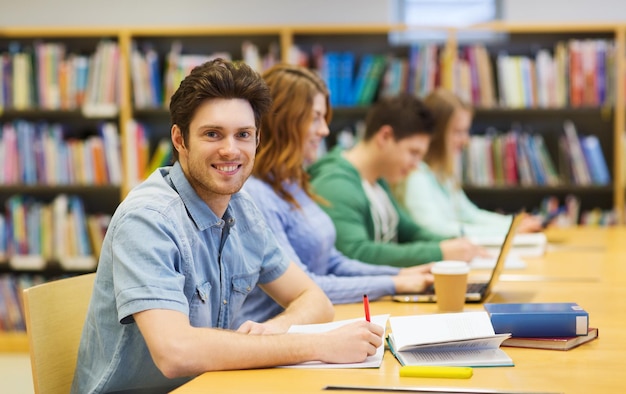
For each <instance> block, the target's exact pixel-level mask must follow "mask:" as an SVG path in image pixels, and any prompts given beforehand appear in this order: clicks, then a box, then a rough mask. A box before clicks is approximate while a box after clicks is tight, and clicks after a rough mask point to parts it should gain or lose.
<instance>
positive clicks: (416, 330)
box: [389, 311, 495, 351]
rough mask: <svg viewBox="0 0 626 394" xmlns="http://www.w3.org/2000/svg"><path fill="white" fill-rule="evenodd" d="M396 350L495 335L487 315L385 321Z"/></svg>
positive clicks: (472, 314) (424, 316)
mask: <svg viewBox="0 0 626 394" xmlns="http://www.w3.org/2000/svg"><path fill="white" fill-rule="evenodd" d="M389 323H390V325H391V331H392V334H393V340H394V344H395V346H396V349H397V350H399V351H402V350H404V349H407V348H410V347H412V346H416V345H424V344H435V343H443V342H450V341H459V340H465V339H474V338H484V337H492V336H494V335H495V332H494V330H493V326H492V325H491V320H490V319H489V315H488V314H487V312H483V311H481V312H463V313H441V314H432V315H413V316H399V317H391V318H389Z"/></svg>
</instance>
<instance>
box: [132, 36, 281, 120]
mask: <svg viewBox="0 0 626 394" xmlns="http://www.w3.org/2000/svg"><path fill="white" fill-rule="evenodd" d="M278 48H279V46H278V43H274V44H272V45H270V47H269V48H268V51H267V53H265V54H261V52H260V49H259V47H258V46H257V45H256V44H254V43H252V42H250V41H247V40H246V41H243V42H242V44H241V53H242V59H232V57H233V56H232V55H231V53H229V52H213V53H209V54H184V53H183V44H182V43H181V42H180V41H175V42H174V43H173V44H172V47H171V49H170V51H169V52H168V53H167V55H166V56H165V62H164V63H165V66H164V68H163V69H162V68H161V65H162V64H163V62H162V59H159V54H158V53H157V51H156V50H155V49H154V48H153V47H152V46H151V45H150V44H143V45H141V46H140V45H138V44H137V43H133V47H132V52H131V78H132V88H133V103H134V105H135V107H136V108H140V109H144V108H160V107H163V106H165V107H167V106H169V100H170V97H171V96H172V94H174V91H175V90H176V89H177V88H178V86H179V85H180V82H181V81H182V80H183V79H184V78H185V77H186V76H187V75H188V74H189V73H190V72H191V70H192V69H193V68H194V67H196V66H198V65H200V64H202V63H204V62H207V61H209V60H212V59H215V58H218V57H219V58H223V59H227V60H242V61H244V62H245V63H246V64H248V65H249V66H250V67H252V68H253V69H254V70H256V71H258V72H262V71H263V70H265V69H267V68H269V67H271V66H273V65H274V64H276V63H278V62H279V61H280V60H279V59H280V54H279V49H278Z"/></svg>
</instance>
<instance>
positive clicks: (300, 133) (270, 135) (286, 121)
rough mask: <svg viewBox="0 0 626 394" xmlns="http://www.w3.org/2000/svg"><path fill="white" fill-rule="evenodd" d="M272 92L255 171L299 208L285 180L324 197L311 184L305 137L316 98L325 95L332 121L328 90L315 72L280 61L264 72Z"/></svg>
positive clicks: (327, 120) (280, 194) (328, 118)
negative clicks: (306, 159) (306, 168)
mask: <svg viewBox="0 0 626 394" xmlns="http://www.w3.org/2000/svg"><path fill="white" fill-rule="evenodd" d="M263 79H264V80H265V82H266V83H267V85H268V87H269V89H270V94H271V96H272V107H271V109H270V111H269V112H268V113H267V115H265V116H264V117H263V118H262V119H261V130H262V134H261V141H260V144H259V149H258V153H257V155H256V160H255V164H254V169H253V171H252V174H253V175H254V176H255V177H257V178H259V179H261V180H263V181H264V182H266V183H268V184H269V185H271V186H272V189H273V190H274V191H275V192H276V193H277V194H278V195H279V196H280V197H281V198H283V199H285V200H286V201H287V202H289V203H291V204H293V205H295V206H296V207H298V208H299V204H298V203H297V201H296V200H295V198H294V197H293V196H292V195H291V193H289V192H288V191H287V190H286V189H285V188H284V187H283V182H284V181H290V182H292V183H295V184H297V185H298V186H300V187H301V188H302V189H303V190H304V192H305V193H306V194H307V195H308V196H309V197H311V198H313V199H314V200H316V201H317V200H319V201H323V200H322V199H320V198H319V197H317V196H316V195H315V194H314V193H313V192H312V191H311V190H310V187H309V176H308V174H307V173H306V171H305V169H304V149H305V148H304V138H305V136H306V135H307V134H308V131H309V130H308V129H309V127H310V125H311V122H312V120H313V99H314V97H315V95H316V94H318V93H321V94H323V95H324V98H325V99H326V108H327V112H326V122H327V123H329V122H330V118H331V109H330V100H329V92H328V89H327V88H326V85H325V84H324V81H323V80H322V79H321V78H320V77H319V76H318V75H317V74H315V73H314V72H312V71H310V70H308V69H307V68H304V67H300V66H293V65H287V64H279V65H276V66H274V67H272V68H270V69H268V70H267V71H266V72H265V73H264V74H263Z"/></svg>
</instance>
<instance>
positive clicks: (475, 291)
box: [393, 214, 523, 302]
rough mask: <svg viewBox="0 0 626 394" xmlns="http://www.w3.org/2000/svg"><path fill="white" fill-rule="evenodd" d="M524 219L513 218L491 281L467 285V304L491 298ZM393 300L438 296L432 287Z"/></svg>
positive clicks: (428, 299) (423, 299) (435, 298)
mask: <svg viewBox="0 0 626 394" xmlns="http://www.w3.org/2000/svg"><path fill="white" fill-rule="evenodd" d="M522 218H523V214H517V215H515V216H514V217H513V220H511V225H510V226H509V231H508V232H507V233H506V236H505V237H504V242H503V243H502V246H501V247H500V253H499V254H498V259H497V260H496V264H495V266H494V267H493V270H492V271H491V277H490V278H489V280H488V281H487V282H469V283H468V284H467V293H466V294H465V301H466V302H482V301H484V300H485V299H486V298H487V296H489V294H491V291H492V289H493V287H494V286H495V285H496V283H497V282H498V279H499V278H500V274H501V273H502V270H503V269H504V264H505V262H506V260H507V256H508V254H509V251H510V249H511V246H512V244H513V238H514V236H515V233H516V231H517V227H518V226H519V224H520V222H521V221H522ZM393 300H394V301H399V302H436V301H437V296H436V295H435V288H434V287H433V286H431V287H429V288H428V289H426V291H424V292H423V293H417V294H398V295H395V296H393Z"/></svg>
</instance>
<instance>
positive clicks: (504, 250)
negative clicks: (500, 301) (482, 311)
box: [485, 213, 525, 296]
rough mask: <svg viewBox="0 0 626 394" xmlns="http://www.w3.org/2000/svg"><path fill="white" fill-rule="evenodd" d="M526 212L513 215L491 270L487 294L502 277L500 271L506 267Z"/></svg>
mask: <svg viewBox="0 0 626 394" xmlns="http://www.w3.org/2000/svg"><path fill="white" fill-rule="evenodd" d="M524 215H525V214H524V213H518V214H516V215H514V216H513V220H511V225H510V226H509V231H508V232H507V233H506V237H504V242H502V246H500V253H499V254H498V260H497V261H496V265H495V267H494V268H493V271H491V277H490V278H489V282H487V288H486V289H485V290H486V291H485V296H486V295H487V294H489V293H491V290H492V289H493V287H494V286H495V285H496V283H497V282H498V278H499V277H500V273H502V270H503V269H504V263H505V262H506V257H507V256H508V255H509V251H510V250H511V246H513V238H514V237H515V233H516V232H517V227H518V226H519V224H520V222H521V221H522V219H523V218H524Z"/></svg>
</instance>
